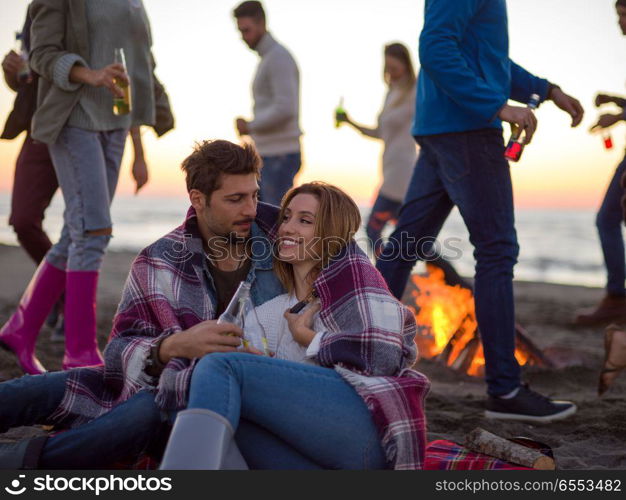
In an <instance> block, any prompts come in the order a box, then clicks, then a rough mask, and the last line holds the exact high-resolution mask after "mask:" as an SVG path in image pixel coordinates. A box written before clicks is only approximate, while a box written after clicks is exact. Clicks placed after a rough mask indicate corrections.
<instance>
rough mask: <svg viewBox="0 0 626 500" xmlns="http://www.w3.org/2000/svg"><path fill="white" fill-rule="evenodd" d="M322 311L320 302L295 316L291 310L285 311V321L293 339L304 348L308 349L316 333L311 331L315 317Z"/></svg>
mask: <svg viewBox="0 0 626 500" xmlns="http://www.w3.org/2000/svg"><path fill="white" fill-rule="evenodd" d="M319 310H320V304H319V302H316V303H315V304H313V305H312V306H311V307H309V308H307V309H305V310H304V312H302V313H301V314H293V313H290V312H289V309H287V310H286V311H285V314H284V316H285V319H286V320H287V324H288V325H289V331H290V332H291V336H292V337H293V339H294V340H295V341H296V342H297V343H298V344H300V345H301V346H303V347H308V346H309V344H310V343H311V341H312V340H313V337H315V332H314V331H313V330H312V329H311V327H312V326H313V316H314V315H315V314H316V313H317V312H318V311H319Z"/></svg>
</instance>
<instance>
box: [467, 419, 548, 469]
mask: <svg viewBox="0 0 626 500" xmlns="http://www.w3.org/2000/svg"><path fill="white" fill-rule="evenodd" d="M465 446H466V447H467V448H469V449H470V450H473V451H477V452H479V453H484V454H485V455H491V456H492V457H496V458H499V459H500V460H506V461H507V462H513V463H516V464H519V465H523V466H524V467H532V468H533V469H539V470H554V469H556V464H555V462H554V459H553V458H551V457H548V456H546V455H544V454H543V453H541V452H540V451H538V450H535V449H532V448H527V447H526V446H522V445H520V444H516V443H513V442H511V441H509V440H508V439H504V438H501V437H500V436H496V435H495V434H491V432H487V431H486V430H484V429H481V428H480V427H477V428H476V429H474V430H473V431H472V432H470V433H469V434H468V435H467V436H466V437H465Z"/></svg>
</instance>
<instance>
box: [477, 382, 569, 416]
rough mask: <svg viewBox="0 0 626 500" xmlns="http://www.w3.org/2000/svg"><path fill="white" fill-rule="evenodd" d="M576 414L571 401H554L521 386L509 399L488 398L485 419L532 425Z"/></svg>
mask: <svg viewBox="0 0 626 500" xmlns="http://www.w3.org/2000/svg"><path fill="white" fill-rule="evenodd" d="M574 413H576V405H575V404H574V403H572V402H571V401H555V400H552V399H550V398H547V397H545V396H542V395H541V394H539V393H538V392H535V391H532V390H530V388H529V387H528V386H527V385H522V386H520V388H519V391H518V393H517V394H516V395H515V396H514V397H512V398H509V399H503V398H499V397H497V396H489V398H488V399H487V410H486V411H485V417H486V418H492V419H499V420H521V421H524V422H533V423H549V422H553V421H555V420H561V419H564V418H567V417H569V416H570V415H573V414H574Z"/></svg>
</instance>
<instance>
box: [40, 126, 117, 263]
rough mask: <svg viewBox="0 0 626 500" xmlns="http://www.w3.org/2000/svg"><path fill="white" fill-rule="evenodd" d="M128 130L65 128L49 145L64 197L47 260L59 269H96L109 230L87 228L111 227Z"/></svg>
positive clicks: (104, 247)
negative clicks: (60, 223)
mask: <svg viewBox="0 0 626 500" xmlns="http://www.w3.org/2000/svg"><path fill="white" fill-rule="evenodd" d="M127 135H128V131H127V130H125V129H118V130H111V131H107V132H97V131H92V130H85V129H81V128H77V127H68V126H66V127H64V128H63V129H62V130H61V133H60V134H59V137H58V139H57V141H56V142H55V143H54V144H51V145H50V146H49V147H48V149H49V151H50V157H51V158H52V163H53V164H54V170H55V172H56V176H57V179H58V181H59V186H60V187H61V192H62V193H63V200H64V201H65V211H64V212H63V222H64V224H63V229H62V231H61V237H60V238H59V241H58V242H57V243H56V244H55V245H53V246H52V248H51V249H50V250H49V251H48V254H47V255H46V259H47V260H48V262H50V263H51V264H52V265H53V266H55V267H57V268H58V269H63V270H66V269H67V270H72V271H98V270H99V269H100V266H101V264H102V259H103V257H104V253H105V250H106V247H107V246H108V244H109V240H110V239H111V236H110V235H89V234H88V231H94V230H98V229H106V228H110V227H112V225H113V223H112V221H111V214H110V205H111V201H112V200H113V196H114V194H115V189H116V187H117V181H118V178H119V171H120V164H121V162H122V155H123V154H124V145H125V143H126V136H127Z"/></svg>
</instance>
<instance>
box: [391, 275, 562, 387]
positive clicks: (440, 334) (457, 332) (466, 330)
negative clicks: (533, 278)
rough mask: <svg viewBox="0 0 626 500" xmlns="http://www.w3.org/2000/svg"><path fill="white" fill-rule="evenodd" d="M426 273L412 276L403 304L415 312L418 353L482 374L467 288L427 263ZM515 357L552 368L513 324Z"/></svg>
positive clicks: (481, 350) (464, 370)
mask: <svg viewBox="0 0 626 500" xmlns="http://www.w3.org/2000/svg"><path fill="white" fill-rule="evenodd" d="M428 270H429V274H428V276H420V275H413V276H412V279H411V282H410V286H409V287H408V288H407V291H406V293H405V296H404V298H403V299H404V300H403V301H404V303H405V304H407V305H408V307H409V308H410V309H411V311H413V313H414V314H415V321H416V323H417V335H416V338H415V342H416V344H417V347H418V350H419V352H420V355H421V356H423V357H426V358H435V357H436V358H437V359H439V360H440V361H441V362H442V363H444V364H446V365H447V366H450V367H451V368H453V369H455V370H458V371H460V372H464V373H467V374H469V375H472V376H482V375H483V374H484V366H485V358H484V353H483V347H482V344H481V342H480V332H479V330H478V322H477V320H476V313H475V309H474V296H473V293H472V289H471V288H467V287H464V286H462V285H459V284H455V285H454V286H452V285H450V284H449V283H447V282H446V279H445V275H444V272H443V271H442V270H441V269H439V268H436V267H432V266H428ZM515 330H516V339H515V358H516V359H517V361H518V363H519V364H520V365H527V364H528V365H535V366H546V367H553V363H552V362H551V360H550V359H549V358H548V357H547V356H546V355H544V354H543V352H541V350H540V349H539V348H538V347H537V346H536V345H535V344H534V343H533V342H532V340H531V339H530V338H529V337H528V335H527V334H526V331H525V330H524V329H523V328H522V327H521V326H520V325H516V326H515Z"/></svg>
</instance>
